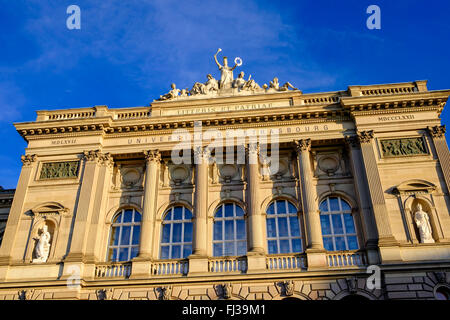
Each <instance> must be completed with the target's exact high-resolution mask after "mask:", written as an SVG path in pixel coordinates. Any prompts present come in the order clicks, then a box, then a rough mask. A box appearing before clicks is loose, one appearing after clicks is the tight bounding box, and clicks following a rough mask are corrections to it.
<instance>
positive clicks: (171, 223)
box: [160, 206, 192, 259]
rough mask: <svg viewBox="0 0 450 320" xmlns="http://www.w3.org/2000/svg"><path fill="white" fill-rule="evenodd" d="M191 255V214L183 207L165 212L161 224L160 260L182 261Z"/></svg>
mask: <svg viewBox="0 0 450 320" xmlns="http://www.w3.org/2000/svg"><path fill="white" fill-rule="evenodd" d="M191 253H192V212H191V211H190V210H189V209H188V208H185V207H182V206H177V207H172V208H170V209H169V210H167V211H166V214H165V217H164V221H163V223H162V233H161V251H160V257H161V259H184V258H186V257H187V256H189V255H190V254H191Z"/></svg>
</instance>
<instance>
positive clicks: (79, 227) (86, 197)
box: [65, 150, 105, 262]
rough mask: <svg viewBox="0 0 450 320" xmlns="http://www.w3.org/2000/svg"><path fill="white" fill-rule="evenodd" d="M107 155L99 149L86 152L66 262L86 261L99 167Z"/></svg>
mask: <svg viewBox="0 0 450 320" xmlns="http://www.w3.org/2000/svg"><path fill="white" fill-rule="evenodd" d="M104 157H105V155H104V154H103V153H101V152H100V151H99V150H95V151H87V152H84V170H83V177H82V180H81V188H80V195H79V197H78V202H77V209H76V214H75V223H74V227H73V231H72V238H71V239H70V251H69V254H68V255H67V257H66V258H65V262H84V260H85V254H86V245H87V235H88V232H87V231H88V230H89V226H90V222H91V218H92V213H93V211H94V210H93V209H94V202H95V195H96V192H97V183H98V176H99V169H100V165H101V163H102V162H103V161H104Z"/></svg>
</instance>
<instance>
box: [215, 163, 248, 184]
mask: <svg viewBox="0 0 450 320" xmlns="http://www.w3.org/2000/svg"><path fill="white" fill-rule="evenodd" d="M211 170H212V175H211V176H212V183H213V184H216V183H221V184H224V183H232V182H242V181H243V176H242V175H243V174H244V166H243V165H242V164H228V163H223V164H216V163H213V164H212V166H211Z"/></svg>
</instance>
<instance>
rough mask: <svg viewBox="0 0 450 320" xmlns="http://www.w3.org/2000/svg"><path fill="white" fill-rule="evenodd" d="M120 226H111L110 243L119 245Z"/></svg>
mask: <svg viewBox="0 0 450 320" xmlns="http://www.w3.org/2000/svg"><path fill="white" fill-rule="evenodd" d="M119 230H120V228H119V227H112V228H111V241H110V243H111V244H112V245H114V246H117V245H118V244H119Z"/></svg>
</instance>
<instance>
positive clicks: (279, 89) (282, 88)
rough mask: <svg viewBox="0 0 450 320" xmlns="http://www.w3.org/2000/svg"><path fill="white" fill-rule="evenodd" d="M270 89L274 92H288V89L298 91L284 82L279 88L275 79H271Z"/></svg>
mask: <svg viewBox="0 0 450 320" xmlns="http://www.w3.org/2000/svg"><path fill="white" fill-rule="evenodd" d="M269 88H270V89H273V90H276V91H288V90H289V88H292V89H293V90H298V89H297V88H295V87H294V86H293V85H292V84H291V83H289V82H286V83H285V84H283V85H282V86H281V87H280V83H279V82H278V78H277V77H275V78H273V80H272V81H270V86H269Z"/></svg>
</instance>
